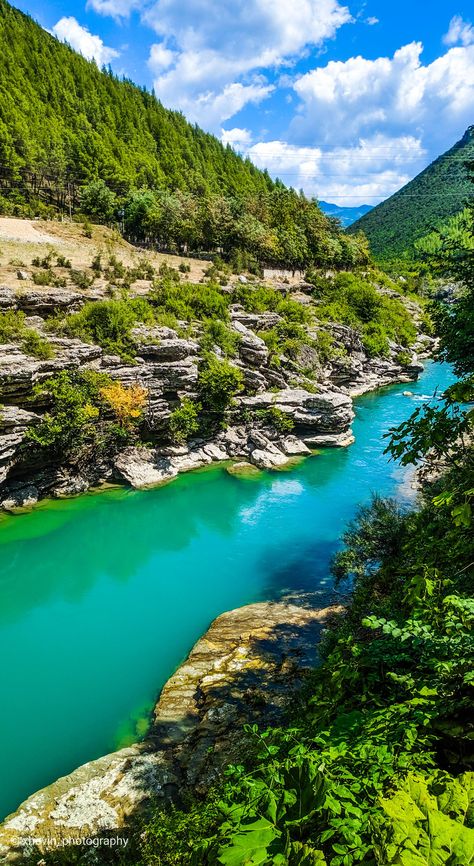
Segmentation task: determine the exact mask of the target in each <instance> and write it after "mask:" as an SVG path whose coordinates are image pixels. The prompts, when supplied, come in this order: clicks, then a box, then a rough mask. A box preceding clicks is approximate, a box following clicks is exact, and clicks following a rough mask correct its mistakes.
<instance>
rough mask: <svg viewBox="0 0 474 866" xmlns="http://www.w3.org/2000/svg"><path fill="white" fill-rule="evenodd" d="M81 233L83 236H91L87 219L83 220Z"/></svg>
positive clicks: (90, 227)
mask: <svg viewBox="0 0 474 866" xmlns="http://www.w3.org/2000/svg"><path fill="white" fill-rule="evenodd" d="M82 234H83V235H84V237H85V238H91V237H92V226H91V224H90V222H89V220H85V221H84V222H83V224H82Z"/></svg>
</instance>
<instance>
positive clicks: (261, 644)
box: [0, 599, 341, 864]
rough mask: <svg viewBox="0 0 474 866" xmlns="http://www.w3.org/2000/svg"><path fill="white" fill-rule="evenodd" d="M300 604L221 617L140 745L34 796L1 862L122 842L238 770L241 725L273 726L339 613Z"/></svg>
mask: <svg viewBox="0 0 474 866" xmlns="http://www.w3.org/2000/svg"><path fill="white" fill-rule="evenodd" d="M302 601H303V603H302V604H299V603H298V604H294V603H291V601H283V602H275V603H257V604H252V605H248V606H247V607H243V608H239V609H237V610H234V611H230V612H228V613H225V614H223V615H222V616H220V617H218V618H217V619H216V620H215V621H214V622H213V623H212V625H211V627H210V628H209V630H208V632H207V633H206V634H205V635H204V637H202V638H201V639H200V640H199V641H198V642H197V644H196V645H195V646H194V648H193V650H192V651H191V653H190V654H189V656H188V658H187V660H186V661H185V662H184V664H183V665H181V667H180V668H179V669H178V670H177V672H176V673H175V674H174V676H173V677H171V679H170V680H169V681H168V683H167V684H166V685H165V687H164V689H163V691H162V693H161V696H160V698H159V700H158V703H157V705H156V707H155V710H154V713H153V719H152V722H151V726H150V730H149V732H148V734H147V736H146V737H145V739H144V740H143V741H141V742H140V743H137V744H136V745H133V746H130V747H129V748H126V749H122V750H120V751H118V752H115V753H113V754H110V755H106V756H105V757H103V758H100V759H99V760H97V761H91V762H90V763H89V764H85V765H84V766H82V767H80V768H79V769H77V770H75V771H74V772H72V773H71V774H70V775H69V776H66V777H64V778H62V779H59V780H58V781H57V782H54V783H53V784H52V785H50V786H49V787H47V788H44V789H43V790H42V791H39V792H37V793H36V794H33V796H31V797H30V798H29V799H28V800H26V801H25V802H24V803H23V804H22V805H21V806H20V807H19V809H18V810H17V811H16V812H15V813H14V814H13V815H10V816H9V817H8V818H7V819H6V820H5V822H4V823H3V825H2V826H1V827H0V862H3V863H17V864H20V863H23V862H25V858H26V857H27V856H28V855H29V854H38V855H40V854H41V852H42V851H44V850H48V848H53V849H54V848H56V847H57V846H58V845H60V844H63V843H64V844H66V845H67V844H69V842H68V840H74V839H77V838H83V837H90V838H94V837H102V838H106V837H108V836H113V837H117V835H119V836H120V837H122V838H124V839H127V838H128V837H129V834H130V832H131V830H130V827H131V824H132V823H133V821H134V819H136V818H137V816H138V815H139V814H140V813H141V812H143V810H144V809H146V808H147V806H149V805H150V803H152V802H153V801H156V800H157V799H158V800H164V799H165V798H170V797H174V796H176V795H179V794H180V793H182V792H183V790H185V789H186V788H187V787H191V788H192V789H193V790H194V791H196V790H201V791H205V790H206V789H207V788H208V787H209V785H210V784H212V782H213V781H214V780H215V779H216V778H217V776H218V775H219V773H220V771H221V770H222V768H223V767H224V766H225V765H226V764H228V763H229V762H232V761H238V760H239V757H240V755H241V750H242V748H245V747H246V743H245V738H246V735H245V733H244V732H243V726H244V724H246V723H252V724H253V723H258V724H259V725H267V724H278V722H279V720H280V719H281V718H282V715H283V713H284V712H285V710H286V708H287V706H288V704H289V702H290V701H291V699H292V697H293V696H294V695H295V692H296V691H297V690H298V689H299V688H300V686H301V684H302V681H303V678H304V676H305V674H306V673H307V672H308V671H309V670H311V669H312V668H313V667H314V666H315V664H316V663H317V643H318V640H319V636H320V632H321V629H322V628H323V627H324V624H325V623H326V622H327V621H328V619H329V618H330V617H331V616H334V615H337V614H339V613H340V612H341V608H338V607H331V608H325V609H323V610H317V609H314V608H312V607H311V606H310V602H311V599H309V602H307V601H306V600H304V599H303V600H302ZM307 604H308V606H306V605H307ZM90 853H91V852H90V850H87V851H86V855H87V856H89V855H90ZM87 862H95V861H91V860H88V861H87Z"/></svg>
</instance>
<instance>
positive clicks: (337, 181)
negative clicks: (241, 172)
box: [246, 135, 425, 205]
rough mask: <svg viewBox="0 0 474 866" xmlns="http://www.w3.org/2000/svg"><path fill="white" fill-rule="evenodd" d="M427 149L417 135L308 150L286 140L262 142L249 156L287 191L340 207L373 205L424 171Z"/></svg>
mask: <svg viewBox="0 0 474 866" xmlns="http://www.w3.org/2000/svg"><path fill="white" fill-rule="evenodd" d="M424 153H425V152H424V149H423V147H422V144H421V142H420V141H419V139H417V138H415V137H414V136H409V135H407V136H400V137H398V138H388V137H386V136H383V135H374V136H372V137H371V138H367V139H361V140H359V141H358V142H357V143H356V144H354V146H348V147H333V148H330V149H325V148H323V147H312V146H308V147H304V146H298V145H294V144H289V143H288V142H284V141H269V142H259V143H257V144H254V145H253V146H251V147H249V148H248V149H247V151H246V155H247V156H249V157H250V159H251V160H252V161H253V162H254V163H255V165H257V166H258V167H259V168H267V169H268V170H269V172H270V173H271V174H272V175H273V176H274V177H280V178H281V180H283V181H284V182H285V183H287V184H288V185H289V186H293V187H295V188H296V189H300V188H302V189H304V190H305V192H306V194H307V195H312V196H316V197H317V198H319V199H322V200H324V201H334V202H335V203H336V204H339V205H359V204H375V203H376V202H378V201H380V200H381V199H383V198H386V197H387V196H389V195H391V194H392V193H393V192H395V191H396V190H397V189H399V188H400V187H401V186H403V185H404V184H405V183H407V182H408V181H409V180H410V179H411V177H413V175H414V174H416V172H417V171H418V170H419V169H420V167H421V164H422V160H423V157H424Z"/></svg>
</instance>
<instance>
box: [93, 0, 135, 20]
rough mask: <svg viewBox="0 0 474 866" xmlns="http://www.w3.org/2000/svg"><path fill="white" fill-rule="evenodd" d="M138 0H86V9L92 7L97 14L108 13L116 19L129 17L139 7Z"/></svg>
mask: <svg viewBox="0 0 474 866" xmlns="http://www.w3.org/2000/svg"><path fill="white" fill-rule="evenodd" d="M142 7H143V3H141V2H140V0H87V4H86V9H93V10H94V12H97V14H98V15H109V16H110V17H111V18H114V19H115V20H116V21H121V20H122V19H124V18H129V17H130V13H131V12H133V10H135V9H141V8H142Z"/></svg>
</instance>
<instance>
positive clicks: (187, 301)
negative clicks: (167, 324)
mask: <svg viewBox="0 0 474 866" xmlns="http://www.w3.org/2000/svg"><path fill="white" fill-rule="evenodd" d="M150 301H151V302H152V303H153V304H154V305H155V306H156V307H157V309H158V311H159V312H163V313H172V314H173V315H174V316H176V318H178V319H183V320H184V321H187V322H190V321H192V320H193V319H201V320H202V319H220V320H221V321H223V322H226V321H227V320H228V319H229V298H228V297H227V296H226V295H224V294H223V293H222V292H221V291H220V290H219V288H217V287H216V286H213V285H212V284H204V283H200V284H196V285H195V284H192V283H191V284H188V283H184V284H182V285H181V284H179V283H175V282H173V281H170V280H169V279H168V278H166V279H163V280H161V281H160V282H159V283H157V284H156V285H155V286H154V288H153V290H152V292H151V293H150Z"/></svg>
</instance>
